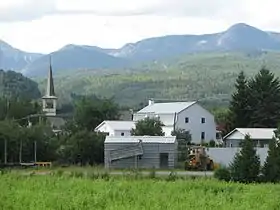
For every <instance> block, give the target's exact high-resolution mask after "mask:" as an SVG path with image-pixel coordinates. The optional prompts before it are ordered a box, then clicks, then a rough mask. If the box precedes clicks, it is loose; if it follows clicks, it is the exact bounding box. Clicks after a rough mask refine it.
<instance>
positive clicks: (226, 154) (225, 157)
mask: <svg viewBox="0 0 280 210" xmlns="http://www.w3.org/2000/svg"><path fill="white" fill-rule="evenodd" d="M240 149H241V148H238V147H231V148H209V149H208V151H207V154H208V155H209V156H210V158H212V159H213V160H214V162H215V163H218V164H221V165H224V166H228V165H229V164H230V163H231V162H232V161H233V158H234V156H235V154H236V153H237V152H239V151H240ZM256 150H257V154H258V155H259V156H260V161H261V164H264V161H265V159H266V157H267V152H268V148H256Z"/></svg>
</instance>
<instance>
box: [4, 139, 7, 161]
mask: <svg viewBox="0 0 280 210" xmlns="http://www.w3.org/2000/svg"><path fill="white" fill-rule="evenodd" d="M4 156H5V157H4V158H5V160H4V162H5V164H7V139H6V138H5V145H4Z"/></svg>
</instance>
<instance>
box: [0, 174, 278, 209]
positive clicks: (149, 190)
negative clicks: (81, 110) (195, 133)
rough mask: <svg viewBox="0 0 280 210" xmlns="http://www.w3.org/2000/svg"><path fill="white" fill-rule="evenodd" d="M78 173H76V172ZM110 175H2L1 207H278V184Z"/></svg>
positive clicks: (0, 185) (0, 181)
mask: <svg viewBox="0 0 280 210" xmlns="http://www.w3.org/2000/svg"><path fill="white" fill-rule="evenodd" d="M75 173H77V174H75ZM134 175H135V177H134V178H132V177H131V176H130V177H127V176H119V177H111V176H109V175H108V174H106V173H92V174H87V175H84V174H79V172H73V174H71V173H70V174H67V175H63V174H61V172H58V173H57V174H53V175H51V176H40V175H37V176H34V175H33V176H22V175H17V174H10V173H4V174H2V175H1V176H0V188H1V193H0V206H1V209H18V210H21V209H22V210H27V209H30V210H38V209H40V210H45V209H49V210H55V209H65V210H71V209H79V210H83V209H112V210H113V209H114V210H115V209H117V210H123V209H128V210H130V209H133V210H138V209H139V210H143V209H153V210H157V209H172V210H173V209H196V210H200V209H201V210H202V209H203V210H205V209H211V210H212V209H219V210H220V209H227V210H231V209H234V210H236V209H238V210H242V209H244V210H250V209H265V210H268V209H269V210H270V209H280V203H279V199H280V193H279V192H280V185H272V184H259V185H243V184H236V183H226V182H219V181H216V180H213V179H203V178H197V179H190V178H189V179H179V178H178V177H176V174H175V173H172V174H170V176H168V177H166V178H164V179H152V177H153V176H149V177H146V178H144V177H139V174H138V175H137V174H134Z"/></svg>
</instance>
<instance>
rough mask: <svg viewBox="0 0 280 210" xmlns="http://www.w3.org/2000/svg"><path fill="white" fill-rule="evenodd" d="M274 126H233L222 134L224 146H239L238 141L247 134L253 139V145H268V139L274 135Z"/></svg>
mask: <svg viewBox="0 0 280 210" xmlns="http://www.w3.org/2000/svg"><path fill="white" fill-rule="evenodd" d="M275 130H276V128H235V129H234V130H233V131H231V132H230V133H228V134H227V135H226V136H224V138H223V141H224V145H225V147H240V143H241V142H242V141H243V140H244V139H245V136H246V135H247V134H248V135H249V136H250V138H251V139H252V140H253V141H254V144H255V147H268V144H269V141H270V140H271V139H272V138H273V137H275V134H274V131H275Z"/></svg>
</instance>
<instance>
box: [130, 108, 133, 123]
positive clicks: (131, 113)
mask: <svg viewBox="0 0 280 210" xmlns="http://www.w3.org/2000/svg"><path fill="white" fill-rule="evenodd" d="M129 112H130V116H131V118H130V119H131V120H132V121H133V114H134V110H133V109H129Z"/></svg>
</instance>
